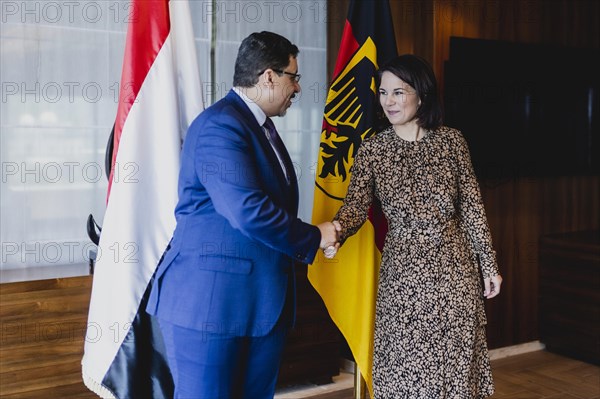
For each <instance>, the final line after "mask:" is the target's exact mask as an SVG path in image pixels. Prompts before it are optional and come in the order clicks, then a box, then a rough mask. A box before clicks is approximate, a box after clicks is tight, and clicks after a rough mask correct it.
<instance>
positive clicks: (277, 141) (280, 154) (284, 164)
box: [263, 118, 294, 184]
mask: <svg viewBox="0 0 600 399" xmlns="http://www.w3.org/2000/svg"><path fill="white" fill-rule="evenodd" d="M263 126H264V127H265V128H266V129H267V139H269V143H271V147H273V150H275V155H277V159H278V160H279V163H280V164H281V168H282V169H283V172H284V173H285V180H286V182H287V184H290V182H291V181H292V176H294V174H293V171H292V169H291V168H292V165H291V164H290V162H288V161H286V155H287V150H286V149H285V145H284V144H283V141H282V140H281V137H280V136H279V133H277V129H275V125H274V124H273V121H272V120H271V118H267V120H266V121H265V124H264V125H263Z"/></svg>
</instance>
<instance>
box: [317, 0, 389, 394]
mask: <svg viewBox="0 0 600 399" xmlns="http://www.w3.org/2000/svg"><path fill="white" fill-rule="evenodd" d="M396 55H397V50H396V41H395V37H394V28H393V25H392V17H391V13H390V6H389V3H388V1H387V0H374V1H358V0H356V1H355V0H353V1H351V2H350V9H349V11H348V18H347V20H346V24H345V26H344V32H343V36H342V43H341V45H340V50H339V54H338V59H337V62H336V66H335V71H334V74H333V76H334V78H333V82H332V84H331V87H330V89H329V93H328V95H327V102H326V104H325V111H324V117H323V129H322V132H321V146H320V149H319V156H318V165H317V177H316V182H315V185H316V187H315V194H314V204H313V215H312V220H313V222H315V223H317V222H322V221H324V220H332V219H333V217H334V215H335V214H336V212H337V210H338V209H339V208H340V206H341V205H342V201H343V200H344V197H345V196H346V192H347V189H348V184H349V182H350V167H351V166H352V163H353V162H354V156H355V155H356V153H357V151H358V147H359V146H360V144H361V143H362V141H363V140H365V139H366V138H368V137H370V136H372V135H373V134H375V133H376V132H375V130H374V121H375V110H376V108H375V104H376V103H375V102H376V101H377V97H376V90H377V88H376V83H375V74H376V71H377V69H378V67H379V65H380V64H383V63H384V62H386V61H388V60H390V59H391V58H393V57H394V56H396ZM386 232H387V224H386V221H385V218H384V216H383V214H382V213H381V210H380V208H379V206H377V205H375V206H373V207H372V209H371V211H370V212H369V220H368V221H367V222H366V223H365V224H364V225H363V227H362V228H361V229H360V230H359V232H358V233H357V234H356V235H354V236H353V237H351V238H349V239H348V240H347V241H346V243H345V244H344V246H343V247H342V248H341V249H340V251H339V252H338V254H337V256H336V258H335V259H332V260H328V259H325V258H323V257H319V258H318V259H317V260H316V261H315V262H314V263H313V265H312V266H311V267H310V268H309V272H308V277H309V280H310V282H311V283H312V285H313V286H314V287H315V289H316V290H317V292H318V293H319V294H320V295H321V297H322V298H323V301H324V302H325V306H326V307H327V309H328V311H329V314H330V315H331V318H332V319H333V321H334V322H335V323H336V324H337V326H338V328H339V329H340V331H341V332H342V334H343V335H344V337H345V338H346V341H347V342H348V345H349V347H350V350H351V351H352V354H353V355H354V359H355V361H356V363H357V364H358V367H359V369H360V371H361V373H362V375H363V377H364V378H365V381H366V382H367V386H368V388H369V391H370V392H371V395H372V392H373V391H372V381H371V368H372V363H373V327H374V321H375V297H376V294H377V282H378V275H379V263H380V261H381V252H382V249H383V241H384V238H385V233H386Z"/></svg>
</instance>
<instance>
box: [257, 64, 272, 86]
mask: <svg viewBox="0 0 600 399" xmlns="http://www.w3.org/2000/svg"><path fill="white" fill-rule="evenodd" d="M260 77H261V78H262V84H263V85H265V86H272V85H273V70H272V69H270V68H267V69H265V71H264V72H263V73H262V74H261V75H260Z"/></svg>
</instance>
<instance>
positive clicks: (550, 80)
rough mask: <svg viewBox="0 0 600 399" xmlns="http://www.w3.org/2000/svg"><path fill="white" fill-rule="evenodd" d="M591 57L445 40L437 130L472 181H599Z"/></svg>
mask: <svg viewBox="0 0 600 399" xmlns="http://www.w3.org/2000/svg"><path fill="white" fill-rule="evenodd" d="M599 70H600V63H599V56H598V51H597V50H587V49H576V48H564V47H555V46H545V45H532V44H522V43H511V42H502V41H493V40H480V39H466V38H459V37H452V38H450V56H449V59H448V61H446V63H445V65H444V111H445V123H446V124H447V125H448V126H451V127H455V128H458V129H460V130H461V131H462V132H463V135H464V136H465V138H466V139H467V141H468V143H469V148H470V151H471V157H472V160H473V165H474V167H475V170H476V173H477V175H478V176H479V177H507V176H557V175H590V174H594V175H598V174H600V134H599V125H598V114H599V111H600V109H599V101H598V100H599V98H598V88H599V85H598V71H599Z"/></svg>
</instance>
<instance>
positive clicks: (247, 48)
mask: <svg viewBox="0 0 600 399" xmlns="http://www.w3.org/2000/svg"><path fill="white" fill-rule="evenodd" d="M299 52H300V50H298V47H296V45H294V44H292V43H291V42H290V41H289V40H288V39H286V38H285V37H283V36H281V35H278V34H277V33H273V32H266V31H263V32H255V33H252V34H251V35H250V36H248V37H247V38H245V39H244V40H243V41H242V44H241V45H240V49H239V50H238V55H237V59H236V60H235V72H234V74H233V85H234V86H238V87H251V86H254V85H255V84H256V82H258V76H259V75H260V74H261V73H262V72H264V71H265V69H268V68H271V69H274V70H283V69H284V68H286V67H287V66H288V65H289V63H290V56H292V57H296V56H297V55H298V53H299Z"/></svg>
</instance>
